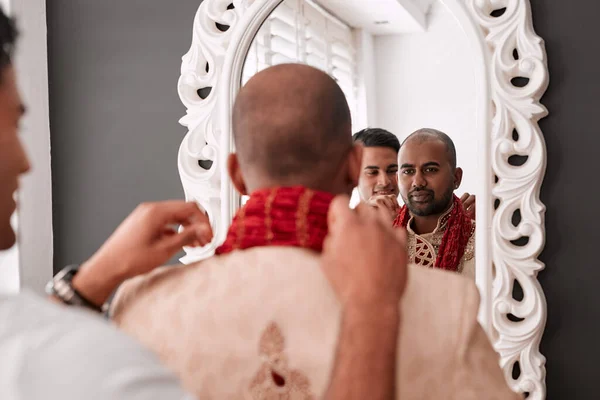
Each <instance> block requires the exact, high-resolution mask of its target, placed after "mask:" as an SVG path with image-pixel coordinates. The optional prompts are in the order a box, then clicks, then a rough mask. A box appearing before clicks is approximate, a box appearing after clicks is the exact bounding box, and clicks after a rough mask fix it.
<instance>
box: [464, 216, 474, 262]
mask: <svg viewBox="0 0 600 400" xmlns="http://www.w3.org/2000/svg"><path fill="white" fill-rule="evenodd" d="M473 257H475V221H473V227H472V228H471V236H470V237H469V241H468V242H467V246H466V247H465V254H464V256H463V262H465V261H469V260H472V259H473Z"/></svg>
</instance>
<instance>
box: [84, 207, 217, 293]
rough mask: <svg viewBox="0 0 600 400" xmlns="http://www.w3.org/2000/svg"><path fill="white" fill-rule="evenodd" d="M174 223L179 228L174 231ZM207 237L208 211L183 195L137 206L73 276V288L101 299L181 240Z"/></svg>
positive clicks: (192, 242)
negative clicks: (183, 198)
mask: <svg viewBox="0 0 600 400" xmlns="http://www.w3.org/2000/svg"><path fill="white" fill-rule="evenodd" d="M176 225H181V226H182V228H183V229H182V230H181V231H180V232H177V231H176V229H175V226H176ZM211 240H212V229H211V227H210V223H209V220H208V217H207V216H206V214H205V213H204V212H202V211H201V210H200V208H199V207H198V205H197V204H195V203H191V202H185V201H178V200H173V201H164V202H158V203H145V204H141V205H140V206H138V207H137V208H136V209H135V210H134V211H133V213H131V215H129V217H127V219H125V221H124V222H123V223H122V224H121V225H120V226H119V227H118V228H117V230H116V231H115V232H114V233H113V235H112V236H111V237H110V238H109V239H108V240H107V241H106V242H105V243H104V245H103V246H102V247H101V248H100V250H98V252H97V253H96V254H94V255H93V256H92V258H90V260H88V261H87V262H86V263H85V264H83V265H82V267H81V269H80V270H79V272H78V273H77V275H75V277H74V278H73V286H74V287H75V289H76V290H77V291H78V292H79V293H81V294H82V295H83V296H84V297H86V298H87V299H88V300H89V301H91V302H93V303H94V304H97V305H101V304H103V303H104V302H105V301H106V299H107V298H108V296H110V294H111V293H112V291H113V290H114V289H115V288H116V287H117V286H118V285H119V284H121V283H122V282H123V281H125V280H126V279H129V278H132V277H134V276H137V275H140V274H144V273H146V272H149V271H151V270H153V269H154V268H156V267H158V266H160V265H163V264H164V263H165V262H167V261H168V260H169V259H170V258H171V257H173V256H174V255H175V254H176V253H177V252H178V251H180V250H181V248H182V247H183V246H204V245H206V244H208V243H209V242H210V241H211Z"/></svg>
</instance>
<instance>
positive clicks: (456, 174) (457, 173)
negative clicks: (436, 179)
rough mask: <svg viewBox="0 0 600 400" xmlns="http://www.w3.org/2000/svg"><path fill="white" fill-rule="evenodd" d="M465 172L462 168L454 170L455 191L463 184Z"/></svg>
mask: <svg viewBox="0 0 600 400" xmlns="http://www.w3.org/2000/svg"><path fill="white" fill-rule="evenodd" d="M462 177H463V170H462V168H456V169H455V170H454V190H456V189H458V187H459V186H460V184H461V182H462Z"/></svg>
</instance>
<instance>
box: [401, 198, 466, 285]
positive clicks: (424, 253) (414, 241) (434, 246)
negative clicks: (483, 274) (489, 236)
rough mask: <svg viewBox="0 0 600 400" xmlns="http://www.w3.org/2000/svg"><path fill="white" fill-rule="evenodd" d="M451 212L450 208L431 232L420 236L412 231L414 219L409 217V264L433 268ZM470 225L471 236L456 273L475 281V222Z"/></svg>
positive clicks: (407, 228)
mask: <svg viewBox="0 0 600 400" xmlns="http://www.w3.org/2000/svg"><path fill="white" fill-rule="evenodd" d="M451 211H452V207H450V209H449V210H448V211H446V212H445V213H444V214H443V215H442V216H441V217H440V218H439V219H438V223H437V226H436V227H435V229H434V230H433V232H431V233H423V234H420V235H419V234H417V233H415V231H413V229H412V223H413V218H414V217H412V216H411V218H410V220H409V221H408V225H407V227H406V230H407V233H408V235H407V242H408V257H409V259H410V262H411V263H414V264H416V265H418V266H420V267H425V268H433V266H434V265H435V261H436V258H437V256H438V249H439V247H440V244H441V243H442V238H443V237H444V233H445V232H446V228H447V224H448V218H449V216H450V212H451ZM471 223H472V224H473V228H472V230H471V236H470V238H469V241H468V242H467V246H466V248H465V252H464V254H463V256H462V258H461V260H460V263H459V264H458V273H460V274H462V275H464V276H466V277H468V278H471V279H472V280H475V220H472V221H471Z"/></svg>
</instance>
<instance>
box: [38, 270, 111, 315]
mask: <svg viewBox="0 0 600 400" xmlns="http://www.w3.org/2000/svg"><path fill="white" fill-rule="evenodd" d="M77 271H79V265H69V266H68V267H65V268H63V269H62V270H60V272H59V273H57V274H56V275H54V278H52V279H51V280H50V282H48V284H47V285H46V293H47V294H48V295H49V296H54V297H56V298H57V299H59V300H60V301H62V302H63V303H64V304H67V305H69V306H77V307H84V308H87V309H89V310H93V311H95V312H99V313H101V312H103V307H98V306H97V305H95V304H94V303H92V302H91V301H89V300H88V299H86V298H85V297H83V296H82V295H81V294H80V293H79V292H77V290H75V288H74V287H73V284H72V282H73V277H74V276H75V275H76V274H77Z"/></svg>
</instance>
